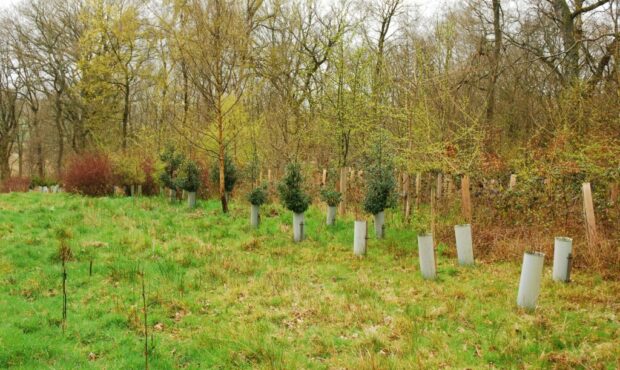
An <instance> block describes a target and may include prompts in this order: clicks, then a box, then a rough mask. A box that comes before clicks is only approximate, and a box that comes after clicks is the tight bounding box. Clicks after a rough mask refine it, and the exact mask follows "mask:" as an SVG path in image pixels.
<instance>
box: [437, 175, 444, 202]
mask: <svg viewBox="0 0 620 370" xmlns="http://www.w3.org/2000/svg"><path fill="white" fill-rule="evenodd" d="M442 196H443V174H442V173H441V172H440V173H438V174H437V199H441V197H442Z"/></svg>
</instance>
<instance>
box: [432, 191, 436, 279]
mask: <svg viewBox="0 0 620 370" xmlns="http://www.w3.org/2000/svg"><path fill="white" fill-rule="evenodd" d="M435 195H436V194H435V189H433V188H432V187H431V235H432V236H433V256H434V259H435V271H437V248H436V245H437V235H435V204H436V198H435Z"/></svg>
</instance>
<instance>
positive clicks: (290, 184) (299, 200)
mask: <svg viewBox="0 0 620 370" xmlns="http://www.w3.org/2000/svg"><path fill="white" fill-rule="evenodd" d="M303 182H304V179H303V177H302V176H301V167H300V166H299V163H297V162H293V163H290V164H289V165H288V166H286V175H285V176H284V179H283V180H282V182H281V183H280V184H278V191H279V192H280V199H281V200H282V203H284V205H285V206H286V208H288V209H289V210H290V211H293V212H295V213H304V212H305V211H306V210H307V209H308V206H310V197H309V196H308V195H307V194H306V193H304V191H303V189H302V187H303Z"/></svg>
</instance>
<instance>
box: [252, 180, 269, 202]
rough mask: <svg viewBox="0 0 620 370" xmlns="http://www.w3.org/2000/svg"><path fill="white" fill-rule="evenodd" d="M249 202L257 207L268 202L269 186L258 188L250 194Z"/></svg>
mask: <svg viewBox="0 0 620 370" xmlns="http://www.w3.org/2000/svg"><path fill="white" fill-rule="evenodd" d="M248 200H249V201H250V203H251V204H253V205H255V206H260V205H262V204H264V203H265V202H266V201H267V185H265V184H263V185H261V186H258V187H256V188H254V189H252V191H250V192H249V193H248Z"/></svg>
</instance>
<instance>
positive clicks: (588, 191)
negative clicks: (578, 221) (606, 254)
mask: <svg viewBox="0 0 620 370" xmlns="http://www.w3.org/2000/svg"><path fill="white" fill-rule="evenodd" d="M582 192H583V212H584V215H585V221H586V225H585V226H586V236H587V238H588V245H589V246H590V247H591V248H592V247H594V246H595V245H596V244H597V242H598V235H597V232H596V219H595V217H594V202H593V201H592V188H591V186H590V183H589V182H584V183H583V185H582Z"/></svg>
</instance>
